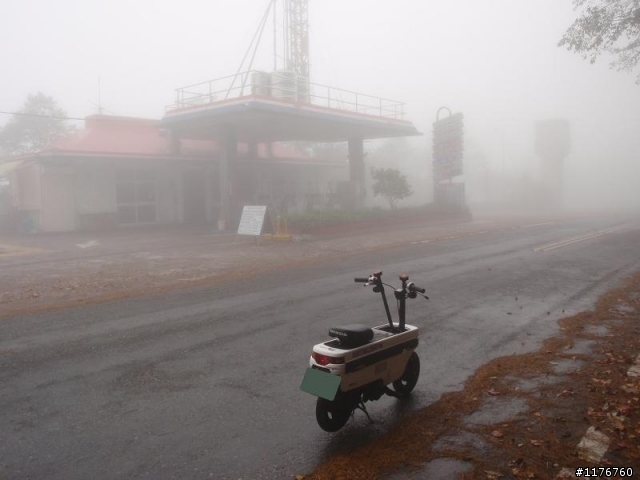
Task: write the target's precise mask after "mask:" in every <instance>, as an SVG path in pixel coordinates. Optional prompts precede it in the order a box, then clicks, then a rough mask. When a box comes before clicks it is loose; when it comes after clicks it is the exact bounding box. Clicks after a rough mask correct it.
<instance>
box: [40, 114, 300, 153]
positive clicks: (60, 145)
mask: <svg viewBox="0 0 640 480" xmlns="http://www.w3.org/2000/svg"><path fill="white" fill-rule="evenodd" d="M180 147H181V148H180V153H179V154H178V155H176V154H175V153H172V152H171V145H170V135H169V132H168V131H166V130H163V129H162V128H160V122H159V121H158V120H152V119H144V118H130V117H116V116H110V115H91V116H89V117H86V118H85V126H84V128H82V129H80V130H77V131H75V132H74V133H72V134H71V135H69V136H68V137H66V138H64V139H62V140H59V141H57V142H55V143H54V144H53V145H51V146H50V147H47V148H45V149H44V150H43V153H44V152H46V153H72V154H87V155H118V156H127V155H130V156H146V157H158V158H167V157H171V158H175V157H177V156H184V157H194V156H208V155H212V154H216V153H218V151H219V146H218V144H217V142H215V141H213V140H194V139H186V138H185V139H181V140H180ZM248 150H249V149H248V146H247V145H246V144H243V143H239V144H238V153H239V154H240V155H243V154H247V152H248ZM273 156H274V157H276V158H280V159H290V160H296V159H297V160H302V161H304V160H307V161H308V160H311V159H310V157H309V156H308V155H307V154H306V153H304V152H301V151H299V150H296V149H294V148H292V147H290V146H288V145H283V144H279V143H274V144H273ZM258 157H260V158H267V157H268V151H267V147H266V145H264V144H260V145H258Z"/></svg>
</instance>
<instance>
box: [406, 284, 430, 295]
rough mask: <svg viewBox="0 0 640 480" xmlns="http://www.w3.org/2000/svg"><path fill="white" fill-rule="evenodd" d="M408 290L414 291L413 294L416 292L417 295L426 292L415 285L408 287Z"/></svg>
mask: <svg viewBox="0 0 640 480" xmlns="http://www.w3.org/2000/svg"><path fill="white" fill-rule="evenodd" d="M409 290H410V291H414V292H418V293H424V292H426V290H425V289H424V288H420V287H418V286H417V285H413V284H411V285H409Z"/></svg>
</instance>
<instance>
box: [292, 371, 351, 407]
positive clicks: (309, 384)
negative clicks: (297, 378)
mask: <svg viewBox="0 0 640 480" xmlns="http://www.w3.org/2000/svg"><path fill="white" fill-rule="evenodd" d="M341 380H342V379H341V378H340V377H338V376H337V375H331V374H330V373H327V372H323V371H322V370H318V369H316V368H307V371H306V372H305V374H304V378H303V379H302V384H301V385H300V390H302V391H303V392H307V393H310V394H311V395H315V396H316V397H321V398H324V399H326V400H329V401H332V400H333V399H334V398H336V393H338V389H339V388H340V381H341Z"/></svg>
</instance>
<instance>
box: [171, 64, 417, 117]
mask: <svg viewBox="0 0 640 480" xmlns="http://www.w3.org/2000/svg"><path fill="white" fill-rule="evenodd" d="M244 97H261V98H269V99H273V100H277V101H282V102H289V103H299V104H309V105H313V106H317V107H324V108H329V109H333V110H342V111H349V112H355V113H359V114H364V115H371V116H376V117H382V118H388V119H393V120H403V119H404V105H405V104H404V103H403V102H397V101H395V100H389V99H386V98H382V97H376V96H373V95H366V94H363V93H358V92H354V91H351V90H344V89H342V88H336V87H331V86H329V85H323V84H320V83H312V82H310V81H309V80H308V79H306V78H303V77H299V76H295V74H293V73H289V72H278V73H270V72H262V71H258V70H250V71H247V72H242V73H239V74H237V75H229V76H227V77H222V78H217V79H215V80H209V81H206V82H202V83H196V84H193V85H188V86H186V87H182V88H178V89H176V101H175V103H172V104H171V105H167V106H166V107H165V111H166V112H167V113H174V112H177V111H179V110H182V109H185V108H193V107H198V106H205V105H212V104H216V103H219V102H224V101H227V100H233V99H238V98H244Z"/></svg>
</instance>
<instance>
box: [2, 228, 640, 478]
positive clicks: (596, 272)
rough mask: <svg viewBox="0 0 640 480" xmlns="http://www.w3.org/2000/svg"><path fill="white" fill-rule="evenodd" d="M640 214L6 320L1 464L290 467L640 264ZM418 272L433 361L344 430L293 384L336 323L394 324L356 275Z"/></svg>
mask: <svg viewBox="0 0 640 480" xmlns="http://www.w3.org/2000/svg"><path fill="white" fill-rule="evenodd" d="M639 228H640V224H639V223H638V221H637V219H621V218H616V219H603V218H592V219H585V218H583V219H579V220H574V221H563V222H541V223H538V224H532V225H527V224H525V223H523V224H521V225H519V226H516V227H508V228H505V229H500V230H493V231H476V232H474V233H473V234H466V235H463V236H457V237H455V236H454V237H455V238H444V239H439V240H437V241H433V240H431V241H424V242H421V241H420V240H417V241H413V242H410V243H408V244H406V245H404V246H400V247H394V248H390V249H387V250H384V251H380V250H378V251H375V252H369V253H367V252H364V253H362V254H358V255H352V256H349V257H345V256H341V257H340V258H339V259H336V260H335V261H330V260H327V261H324V262H323V263H322V264H321V265H314V266H308V265H307V266H299V267H295V266H294V267H292V266H289V267H287V268H284V269H281V270H279V271H277V272H274V273H271V274H268V275H264V276H260V277H258V278H252V279H245V280H233V281H229V282H224V283H221V284H217V285H215V286H211V287H198V288H193V289H189V290H182V291H176V292H173V293H169V294H164V295H162V296H151V297H141V298H137V299H133V300H131V299H130V300H121V301H114V302H110V303H101V304H96V305H91V306H85V307H79V308H74V309H66V310H60V311H55V312H49V313H40V314H37V315H32V316H22V317H12V318H5V319H2V320H0V412H2V414H1V416H0V431H2V432H3V434H2V435H1V436H0V478H5V477H6V478H48V479H67V480H68V479H86V478H94V479H111V478H154V479H156V478H163V479H171V478H176V479H185V478H216V479H234V480H237V479H281V478H292V477H293V476H294V475H295V474H297V473H305V472H309V471H311V470H313V468H314V467H315V466H316V465H318V464H319V463H321V462H322V461H323V460H326V459H327V458H329V456H331V455H332V454H333V453H334V452H337V451H343V450H344V449H350V448H353V447H355V446H357V445H358V444H359V443H362V442H366V441H368V440H370V439H372V438H375V437H376V436H378V435H380V434H381V433H384V432H385V431H387V430H389V429H390V428H392V427H393V425H394V423H396V422H397V421H398V420H399V419H401V418H403V417H405V416H406V415H410V414H411V412H412V411H415V410H416V409H419V408H420V407H422V406H425V405H428V404H429V403H431V402H433V401H435V400H436V399H437V398H438V397H439V396H440V395H441V394H442V393H444V392H447V391H452V390H456V389H459V388H460V387H461V385H462V383H463V382H464V380H465V379H466V378H467V377H468V376H469V375H470V374H472V373H473V371H474V370H475V369H476V368H477V367H479V366H480V365H482V364H483V363H485V362H486V361H487V360H489V359H491V358H495V357H498V356H502V355H509V354H512V353H514V352H515V353H522V352H525V351H528V350H531V349H533V348H535V347H536V346H537V345H539V342H540V341H541V340H542V339H544V338H547V337H549V336H551V335H553V334H554V332H556V331H557V325H556V320H557V319H558V318H560V317H562V316H565V315H569V314H571V313H574V312H576V311H579V310H582V309H585V308H589V306H590V305H591V304H592V302H593V301H594V300H595V298H596V296H597V295H598V294H599V293H601V292H602V291H604V290H606V289H608V288H610V287H611V286H613V285H615V284H616V283H617V282H619V281H620V280H621V279H622V278H624V277H625V276H626V275H628V274H630V273H631V272H632V271H635V270H638V269H639V268H640V247H639V246H640V230H639ZM378 268H381V269H383V270H384V272H385V275H384V277H385V278H386V280H387V281H392V280H395V278H394V277H395V275H396V274H399V273H401V272H407V273H408V274H409V275H410V277H411V279H412V280H413V281H415V282H416V283H417V284H418V285H420V286H423V287H425V288H426V289H427V292H428V294H429V296H430V297H431V300H430V301H429V302H426V301H424V300H422V299H416V300H413V301H411V302H410V303H409V304H408V309H409V314H408V321H409V322H410V323H414V324H417V325H418V326H419V327H420V328H421V343H420V345H419V346H418V353H419V355H420V357H421V359H422V374H421V378H420V381H419V383H418V386H417V387H416V391H415V395H414V397H413V399H412V400H410V401H408V402H404V403H402V402H398V401H396V400H395V399H391V398H383V399H382V400H380V401H378V402H375V403H373V404H370V408H369V412H370V414H371V416H372V418H373V419H374V423H373V424H370V423H369V422H368V420H367V419H366V417H365V416H364V415H363V414H362V413H361V412H357V413H356V416H355V419H354V420H352V421H350V422H349V423H348V424H347V426H346V427H345V428H344V429H343V430H342V431H340V432H339V433H338V434H334V435H331V434H327V433H325V432H323V431H321V430H320V429H319V427H318V426H317V425H316V423H315V417H314V406H315V399H314V398H313V397H310V396H308V395H306V394H304V393H303V392H301V391H299V389H298V387H299V384H300V381H301V379H302V375H303V373H304V369H305V367H306V363H307V361H308V356H309V353H310V350H311V347H312V345H313V344H315V343H318V342H320V341H322V340H323V339H324V338H325V335H326V331H327V329H328V328H329V327H330V326H333V325H336V324H344V323H365V324H382V323H384V321H385V316H384V312H383V310H382V305H381V302H380V299H379V298H378V297H376V296H374V295H373V293H371V292H370V291H368V290H365V289H363V288H362V287H361V286H360V285H358V284H354V283H353V277H355V276H363V275H366V274H368V273H370V272H371V271H373V270H376V269H378Z"/></svg>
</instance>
